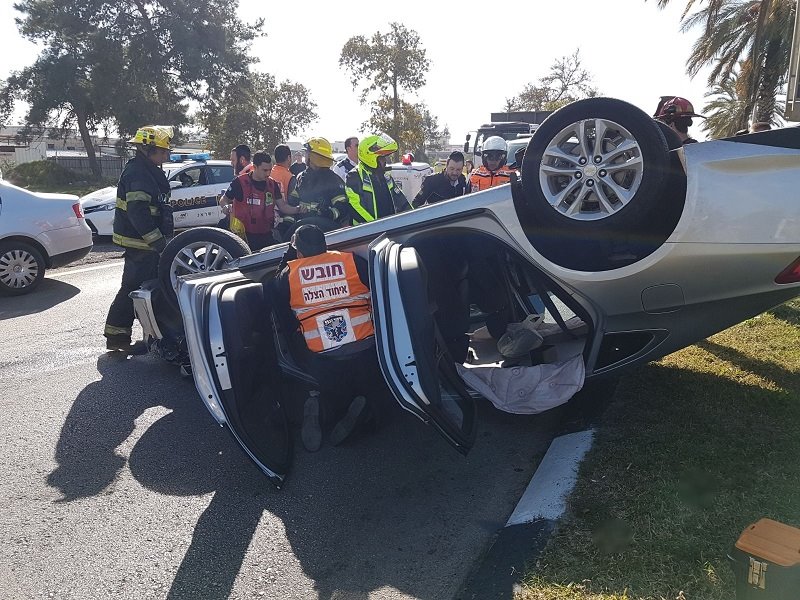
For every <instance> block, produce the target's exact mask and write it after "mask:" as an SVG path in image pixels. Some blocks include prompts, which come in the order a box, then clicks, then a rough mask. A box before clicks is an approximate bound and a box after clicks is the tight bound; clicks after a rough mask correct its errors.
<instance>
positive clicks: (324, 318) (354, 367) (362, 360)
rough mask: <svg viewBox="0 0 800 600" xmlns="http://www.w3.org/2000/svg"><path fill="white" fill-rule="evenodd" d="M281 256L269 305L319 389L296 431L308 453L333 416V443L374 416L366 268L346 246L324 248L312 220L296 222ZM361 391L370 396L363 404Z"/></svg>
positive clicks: (376, 386) (377, 386)
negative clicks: (282, 263)
mask: <svg viewBox="0 0 800 600" xmlns="http://www.w3.org/2000/svg"><path fill="white" fill-rule="evenodd" d="M284 260H286V261H287V262H286V267H284V268H283V270H282V271H281V272H280V274H279V275H278V277H277V279H276V282H275V288H274V290H275V291H274V293H275V301H274V303H273V306H274V307H275V312H276V315H277V317H278V319H279V320H280V323H281V328H282V329H283V331H284V332H291V333H290V334H289V335H290V336H294V338H295V339H294V340H290V345H291V347H292V348H300V353H301V354H303V356H302V357H301V358H303V359H304V360H302V361H299V362H302V363H305V367H306V368H307V370H308V372H309V373H310V374H311V375H312V376H313V377H314V378H315V379H316V380H317V382H318V384H319V395H315V394H314V393H313V392H312V394H311V395H310V396H309V398H308V399H307V400H306V401H305V406H304V409H303V428H302V435H301V437H302V440H303V445H304V446H305V448H306V449H307V450H308V451H309V452H315V451H317V450H319V447H320V446H321V444H322V433H323V429H327V427H328V425H330V424H331V423H333V422H334V420H336V419H338V422H336V424H335V425H334V426H333V428H332V429H331V432H330V436H329V439H330V442H331V444H333V445H334V446H336V445H338V444H341V443H342V442H343V441H344V440H345V439H346V438H347V437H348V436H350V434H351V433H352V432H353V431H354V430H355V429H356V428H357V427H358V426H359V425H361V424H364V423H366V422H367V421H369V420H374V419H375V417H376V416H377V412H376V410H375V401H376V400H377V397H378V395H380V394H381V392H382V389H381V388H382V387H383V378H382V377H381V374H380V370H379V367H378V359H377V353H376V350H375V330H374V328H373V324H372V305H371V303H370V290H369V287H368V282H369V275H368V267H367V263H366V261H365V260H364V259H363V258H361V257H359V256H355V255H354V254H352V253H350V252H336V251H331V250H328V248H327V245H326V242H325V234H324V233H323V232H322V230H321V229H320V228H319V227H317V226H315V225H301V226H300V227H298V228H297V231H295V233H294V235H293V236H292V241H291V245H290V247H289V250H287V254H286V255H285V256H284ZM298 338H299V339H298ZM296 358H298V357H296ZM356 394H358V395H356ZM364 394H366V395H367V396H369V397H370V400H371V403H370V404H369V405H368V403H367V399H366V397H365V396H364ZM354 396H355V397H354ZM348 403H349V406H348Z"/></svg>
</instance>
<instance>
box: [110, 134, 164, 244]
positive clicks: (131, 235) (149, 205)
mask: <svg viewBox="0 0 800 600" xmlns="http://www.w3.org/2000/svg"><path fill="white" fill-rule="evenodd" d="M168 200H169V183H168V182H167V177H166V175H164V171H162V170H161V168H160V167H158V166H156V165H155V164H153V163H152V162H151V161H150V160H149V159H148V158H147V157H146V156H145V155H144V154H142V153H141V152H139V151H138V150H137V152H136V154H135V155H134V157H133V158H132V159H130V160H129V161H128V162H127V163H126V164H125V168H124V169H123V170H122V175H120V178H119V183H117V203H116V207H115V210H114V234H113V237H112V239H113V241H114V243H115V244H117V245H118V246H122V247H124V248H135V249H137V250H152V249H153V248H152V246H151V244H153V243H155V242H157V241H158V240H159V239H161V238H162V237H164V234H163V233H162V232H161V229H160V227H162V221H163V213H164V212H165V211H167V210H169V207H167V208H165V207H164V205H165V204H166V202H167V201H168ZM167 235H171V232H167Z"/></svg>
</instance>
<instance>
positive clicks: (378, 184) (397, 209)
mask: <svg viewBox="0 0 800 600" xmlns="http://www.w3.org/2000/svg"><path fill="white" fill-rule="evenodd" d="M395 152H397V142H395V141H394V140H393V139H392V138H390V137H389V136H388V135H386V134H385V133H379V134H378V135H370V136H367V137H365V138H364V139H363V140H361V142H360V143H359V144H358V165H357V166H356V168H355V169H353V170H351V171H350V172H349V173H347V199H348V201H349V202H350V219H351V222H352V224H353V225H359V224H360V223H368V222H370V221H374V220H375V219H380V218H382V217H389V216H391V215H394V214H397V213H401V212H404V211H406V210H410V209H411V203H410V202H409V201H408V199H407V198H406V197H405V196H404V195H403V192H402V191H400V189H399V188H398V187H397V186H396V185H395V183H394V179H392V174H391V171H390V170H388V169H387V168H386V165H387V161H388V157H389V156H390V155H391V154H393V153H395Z"/></svg>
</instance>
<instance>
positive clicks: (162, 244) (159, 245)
mask: <svg viewBox="0 0 800 600" xmlns="http://www.w3.org/2000/svg"><path fill="white" fill-rule="evenodd" d="M166 246H167V238H165V237H160V238H158V239H157V240H156V241H155V242H153V243H152V244H150V247H151V248H152V249H153V250H155V251H156V252H158V253H159V254H161V253H162V252H163V251H164V248H166Z"/></svg>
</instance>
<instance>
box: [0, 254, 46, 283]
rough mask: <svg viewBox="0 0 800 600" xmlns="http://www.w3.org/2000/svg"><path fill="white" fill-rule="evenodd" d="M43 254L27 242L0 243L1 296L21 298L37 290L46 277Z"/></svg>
mask: <svg viewBox="0 0 800 600" xmlns="http://www.w3.org/2000/svg"><path fill="white" fill-rule="evenodd" d="M44 268H45V264H44V258H43V257H42V253H41V252H39V251H38V250H37V249H36V248H34V247H33V246H31V245H30V244H26V243H25V242H3V243H0V294H4V295H6V296H21V295H22V294H27V293H28V292H31V291H33V290H34V289H36V286H38V285H39V284H40V283H41V281H42V278H43V277H44Z"/></svg>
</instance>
